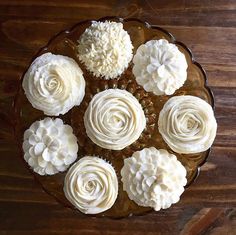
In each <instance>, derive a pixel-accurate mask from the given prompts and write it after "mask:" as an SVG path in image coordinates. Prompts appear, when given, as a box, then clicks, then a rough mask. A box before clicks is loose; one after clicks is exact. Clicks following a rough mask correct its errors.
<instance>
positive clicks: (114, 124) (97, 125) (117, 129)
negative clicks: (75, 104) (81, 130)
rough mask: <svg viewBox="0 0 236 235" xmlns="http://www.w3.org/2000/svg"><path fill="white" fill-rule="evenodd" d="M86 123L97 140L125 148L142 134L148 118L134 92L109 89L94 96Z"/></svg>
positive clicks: (113, 147)
mask: <svg viewBox="0 0 236 235" xmlns="http://www.w3.org/2000/svg"><path fill="white" fill-rule="evenodd" d="M84 125H85V128H86V133H87V135H88V137H89V138H90V139H91V140H92V141H93V142H94V143H95V144H97V145H98V146H100V147H102V148H106V149H113V150H121V149H123V148H125V147H127V146H128V145H130V144H132V143H133V142H135V141H136V140H137V139H138V138H139V136H140V135H141V133H142V131H143V130H144V128H145V127H146V118H145V114H144V111H143V109H142V106H141V104H140V103H139V102H138V100H137V99H136V98H135V97H134V96H133V95H132V94H131V93H129V92H128V91H125V90H120V89H108V90H105V91H102V92H99V93H97V94H96V95H95V96H94V97H93V99H92V100H91V102H90V103H89V106H88V108H87V110H86V112H85V115H84Z"/></svg>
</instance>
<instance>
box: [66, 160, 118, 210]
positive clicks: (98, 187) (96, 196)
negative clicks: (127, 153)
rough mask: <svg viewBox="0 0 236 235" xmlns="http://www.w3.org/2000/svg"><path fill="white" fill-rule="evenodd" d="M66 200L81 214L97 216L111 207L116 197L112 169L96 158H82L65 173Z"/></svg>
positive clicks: (116, 183)
mask: <svg viewBox="0 0 236 235" xmlns="http://www.w3.org/2000/svg"><path fill="white" fill-rule="evenodd" d="M64 193H65V196H66V198H67V199H68V200H69V201H70V202H71V203H72V204H73V205H74V206H75V207H76V208H77V209H79V210H80V211H81V212H83V213H85V214H97V213H101V212H103V211H106V210H108V209H109V208H111V207H112V206H113V204H114V203H115V200H116V198H117V195H118V180H117V176H116V172H115V170H114V168H113V167H112V166H111V165H110V164H109V163H107V162H106V161H104V160H103V159H100V158H98V157H89V156H86V157H83V158H81V159H80V160H79V161H78V162H76V163H75V164H74V165H73V166H72V167H71V168H70V169H69V171H68V172H67V174H66V177H65V182H64Z"/></svg>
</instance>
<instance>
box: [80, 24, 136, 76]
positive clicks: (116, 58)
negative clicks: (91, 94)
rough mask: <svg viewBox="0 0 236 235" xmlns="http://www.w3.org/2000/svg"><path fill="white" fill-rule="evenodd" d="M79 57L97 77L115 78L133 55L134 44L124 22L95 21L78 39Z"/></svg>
mask: <svg viewBox="0 0 236 235" xmlns="http://www.w3.org/2000/svg"><path fill="white" fill-rule="evenodd" d="M77 49H78V57H79V59H80V61H82V62H83V63H84V64H85V66H86V68H87V69H88V70H89V71H90V72H92V73H93V75H94V76H96V77H100V76H101V77H104V78H105V79H114V78H116V77H117V76H119V75H120V74H122V73H123V72H124V70H125V69H126V68H127V67H128V65H129V62H130V61H131V60H132V57H133V45H132V42H131V40H130V36H129V34H128V33H127V32H126V31H125V30H124V29H123V24H122V23H117V22H110V21H105V22H97V21H93V22H92V24H91V26H90V27H88V28H87V29H86V30H85V32H84V33H83V34H82V35H81V37H80V38H79V40H78V46H77Z"/></svg>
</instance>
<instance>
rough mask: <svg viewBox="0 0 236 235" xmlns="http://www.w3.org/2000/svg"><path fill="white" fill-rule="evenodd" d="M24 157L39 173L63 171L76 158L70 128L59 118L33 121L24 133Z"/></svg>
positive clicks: (75, 147) (75, 144) (73, 139)
mask: <svg viewBox="0 0 236 235" xmlns="http://www.w3.org/2000/svg"><path fill="white" fill-rule="evenodd" d="M23 150H24V159H25V161H26V162H27V163H28V164H29V166H31V168H32V169H33V170H34V171H35V172H36V173H38V174H40V175H54V174H56V173H58V172H62V171H65V170H66V169H67V168H68V167H69V165H70V164H71V163H73V162H74V161H75V160H76V158H77V152H78V144H77V139H76V137H75V135H74V134H73V131H72V128H71V126H69V125H65V124H63V122H62V120H61V119H59V118H56V119H52V118H45V119H43V120H41V121H36V122H34V123H33V124H32V125H31V126H30V128H29V129H27V130H26V131H25V133H24V142H23Z"/></svg>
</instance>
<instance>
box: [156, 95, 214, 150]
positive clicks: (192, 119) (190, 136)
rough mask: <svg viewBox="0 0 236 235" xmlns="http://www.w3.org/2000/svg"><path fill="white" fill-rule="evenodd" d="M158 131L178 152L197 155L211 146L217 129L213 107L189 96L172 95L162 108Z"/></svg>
mask: <svg viewBox="0 0 236 235" xmlns="http://www.w3.org/2000/svg"><path fill="white" fill-rule="evenodd" d="M158 127H159V132H160V133H161V135H162V137H163V139H164V141H165V142H166V143H167V144H168V145H169V147H170V148H171V149H172V150H173V151H175V152H177V153H184V154H189V153H199V152H203V151H206V150H207V149H208V148H210V147H211V145H212V143H213V141H214V139H215V136H216V130H217V123H216V119H215V116H214V112H213V110H212V107H211V106H210V105H209V104H208V103H207V102H206V101H204V100H202V99H201V98H198V97H196V96H191V95H185V96H174V97H172V98H170V99H169V100H168V101H167V102H166V103H165V105H164V107H163V108H162V110H161V112H160V115H159V120H158Z"/></svg>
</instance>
